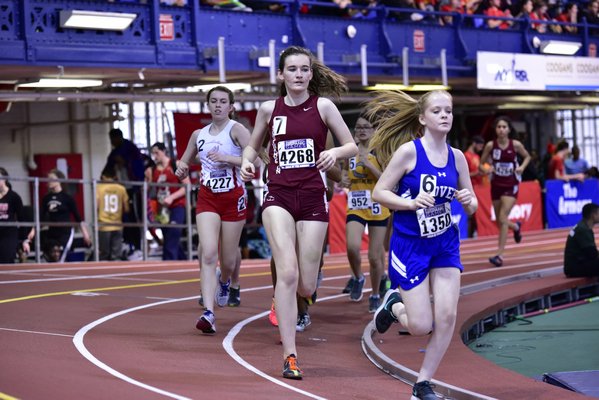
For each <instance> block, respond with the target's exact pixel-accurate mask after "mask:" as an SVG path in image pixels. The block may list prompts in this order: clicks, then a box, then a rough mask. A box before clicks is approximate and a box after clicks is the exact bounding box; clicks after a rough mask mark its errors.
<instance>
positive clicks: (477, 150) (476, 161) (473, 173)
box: [464, 135, 486, 186]
mask: <svg viewBox="0 0 599 400" xmlns="http://www.w3.org/2000/svg"><path fill="white" fill-rule="evenodd" d="M484 146H485V140H484V139H483V138H482V137H481V136H479V135H476V136H474V137H473V138H472V141H471V142H470V146H468V148H467V149H466V151H465V152H464V157H466V162H467V163H468V171H469V172H470V180H471V181H472V186H480V185H482V184H483V177H484V176H485V175H486V173H483V172H482V171H481V170H480V169H479V167H480V154H481V152H482V151H483V147H484Z"/></svg>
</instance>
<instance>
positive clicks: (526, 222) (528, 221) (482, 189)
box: [474, 181, 543, 236]
mask: <svg viewBox="0 0 599 400" xmlns="http://www.w3.org/2000/svg"><path fill="white" fill-rule="evenodd" d="M518 190H519V193H518V200H517V201H516V204H514V207H513V208H512V211H511V212H510V215H509V216H508V218H509V220H510V221H513V222H516V221H519V222H521V223H522V230H523V231H531V230H541V229H543V210H542V208H541V207H542V202H541V186H540V185H539V182H537V181H531V182H522V183H521V184H520V188H519V189H518ZM474 193H475V194H476V198H477V199H478V210H477V211H476V214H474V215H475V218H476V226H477V233H478V236H490V235H497V234H499V230H498V229H497V225H496V217H495V210H494V209H493V202H492V201H491V187H490V186H475V187H474Z"/></svg>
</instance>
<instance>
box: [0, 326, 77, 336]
mask: <svg viewBox="0 0 599 400" xmlns="http://www.w3.org/2000/svg"><path fill="white" fill-rule="evenodd" d="M0 331H9V332H19V333H35V334H37V335H49V336H62V337H68V338H72V337H73V335H63V334H62V333H52V332H40V331H27V330H25V329H10V328H0Z"/></svg>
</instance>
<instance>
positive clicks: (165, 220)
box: [151, 142, 191, 260]
mask: <svg viewBox="0 0 599 400" xmlns="http://www.w3.org/2000/svg"><path fill="white" fill-rule="evenodd" d="M151 152H152V157H153V158H154V161H155V162H156V167H154V169H153V171H152V182H154V183H173V184H175V183H183V184H189V183H191V182H190V180H189V178H188V177H185V178H183V179H181V180H179V178H178V177H177V175H175V171H176V170H177V165H176V163H175V160H174V159H171V158H170V157H169V156H168V151H167V149H166V146H165V145H164V143H162V142H156V143H154V144H153V145H152V147H151ZM185 190H186V189H185V187H176V186H158V187H156V199H157V200H158V210H157V212H156V217H155V218H156V220H157V221H158V222H160V223H161V224H166V225H168V224H180V225H183V224H185V220H186V215H187V213H186V211H185ZM160 229H161V230H162V236H163V244H162V259H163V260H185V259H187V255H186V254H185V250H183V246H182V245H181V235H182V234H183V228H180V227H167V226H163V227H161V228H160Z"/></svg>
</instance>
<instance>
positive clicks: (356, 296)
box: [349, 275, 366, 302]
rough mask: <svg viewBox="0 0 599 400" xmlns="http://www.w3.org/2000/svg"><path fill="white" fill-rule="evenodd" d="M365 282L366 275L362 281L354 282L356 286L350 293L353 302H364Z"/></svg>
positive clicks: (362, 277) (361, 278)
mask: <svg viewBox="0 0 599 400" xmlns="http://www.w3.org/2000/svg"><path fill="white" fill-rule="evenodd" d="M364 282H366V278H365V277H364V275H362V276H361V277H360V279H356V280H355V281H354V286H353V287H352V288H351V292H349V299H350V300H351V301H356V302H358V301H360V300H362V289H363V288H364Z"/></svg>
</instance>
